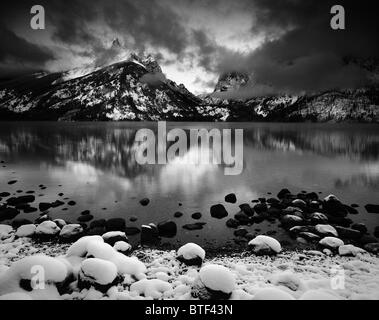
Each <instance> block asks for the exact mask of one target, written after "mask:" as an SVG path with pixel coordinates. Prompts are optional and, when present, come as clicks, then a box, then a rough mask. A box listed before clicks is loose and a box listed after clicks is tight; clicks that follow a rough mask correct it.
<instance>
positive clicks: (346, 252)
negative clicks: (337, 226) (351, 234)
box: [338, 244, 367, 257]
mask: <svg viewBox="0 0 379 320" xmlns="http://www.w3.org/2000/svg"><path fill="white" fill-rule="evenodd" d="M361 253H367V251H366V250H363V249H362V248H358V247H356V246H353V245H352V244H346V245H343V246H340V247H339V248H338V254H339V255H340V256H354V257H355V256H357V255H358V254H361Z"/></svg>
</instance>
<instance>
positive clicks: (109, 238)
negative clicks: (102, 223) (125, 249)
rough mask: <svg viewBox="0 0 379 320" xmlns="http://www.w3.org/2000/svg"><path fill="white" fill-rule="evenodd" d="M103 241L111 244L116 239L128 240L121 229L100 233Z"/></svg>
mask: <svg viewBox="0 0 379 320" xmlns="http://www.w3.org/2000/svg"><path fill="white" fill-rule="evenodd" d="M102 237H103V239H104V242H106V243H108V244H110V245H111V246H113V245H114V244H115V243H116V242H117V241H125V242H128V237H127V236H126V234H125V232H122V231H109V232H107V233H104V234H103V235H102Z"/></svg>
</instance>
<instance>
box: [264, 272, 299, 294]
mask: <svg viewBox="0 0 379 320" xmlns="http://www.w3.org/2000/svg"><path fill="white" fill-rule="evenodd" d="M270 282H271V283H272V284H273V285H275V286H283V287H286V288H288V289H290V290H291V291H300V290H303V289H304V283H303V282H302V281H301V280H300V279H299V277H298V276H297V275H296V274H295V273H293V272H290V271H285V272H281V273H277V274H274V275H273V276H272V277H271V279H270Z"/></svg>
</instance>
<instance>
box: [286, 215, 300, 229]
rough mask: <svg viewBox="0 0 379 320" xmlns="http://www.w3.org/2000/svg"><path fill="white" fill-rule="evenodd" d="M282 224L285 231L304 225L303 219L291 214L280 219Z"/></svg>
mask: <svg viewBox="0 0 379 320" xmlns="http://www.w3.org/2000/svg"><path fill="white" fill-rule="evenodd" d="M280 222H281V224H282V226H283V227H284V228H285V229H291V228H292V227H294V226H301V225H304V220H303V218H301V217H298V216H295V215H290V214H287V215H285V216H284V217H282V218H281V219H280Z"/></svg>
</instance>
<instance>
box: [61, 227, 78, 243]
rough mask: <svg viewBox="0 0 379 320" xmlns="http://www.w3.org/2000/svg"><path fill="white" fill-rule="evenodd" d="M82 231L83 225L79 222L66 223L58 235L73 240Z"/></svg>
mask: <svg viewBox="0 0 379 320" xmlns="http://www.w3.org/2000/svg"><path fill="white" fill-rule="evenodd" d="M82 233H83V227H82V226H81V225H80V224H66V225H64V226H63V228H62V230H61V232H60V233H59V236H60V237H61V238H62V239H65V240H73V239H75V238H77V237H79V236H80V235H81V234H82Z"/></svg>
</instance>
